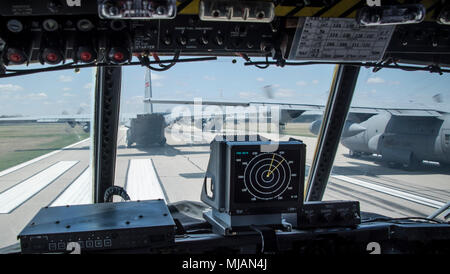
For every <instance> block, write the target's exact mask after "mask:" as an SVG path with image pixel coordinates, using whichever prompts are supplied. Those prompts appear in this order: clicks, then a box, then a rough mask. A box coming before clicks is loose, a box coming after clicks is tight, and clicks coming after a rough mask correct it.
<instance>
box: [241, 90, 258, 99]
mask: <svg viewBox="0 0 450 274" xmlns="http://www.w3.org/2000/svg"><path fill="white" fill-rule="evenodd" d="M255 96H256V94H255V93H254V92H251V91H241V92H239V97H241V98H250V97H255Z"/></svg>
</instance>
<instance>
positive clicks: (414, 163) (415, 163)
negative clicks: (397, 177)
mask: <svg viewBox="0 0 450 274" xmlns="http://www.w3.org/2000/svg"><path fill="white" fill-rule="evenodd" d="M420 164H422V160H419V159H417V157H416V155H414V153H411V155H410V156H409V163H407V164H403V168H404V169H406V170H410V171H414V170H417V169H418V168H419V167H420Z"/></svg>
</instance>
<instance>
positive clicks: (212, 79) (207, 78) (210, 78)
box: [203, 75, 216, 81]
mask: <svg viewBox="0 0 450 274" xmlns="http://www.w3.org/2000/svg"><path fill="white" fill-rule="evenodd" d="M203 79H205V80H208V81H214V80H216V77H214V76H209V75H205V76H203Z"/></svg>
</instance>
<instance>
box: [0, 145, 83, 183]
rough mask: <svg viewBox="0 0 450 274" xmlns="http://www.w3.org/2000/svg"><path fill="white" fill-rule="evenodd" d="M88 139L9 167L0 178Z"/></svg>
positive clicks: (0, 173) (0, 174) (1, 173)
mask: <svg viewBox="0 0 450 274" xmlns="http://www.w3.org/2000/svg"><path fill="white" fill-rule="evenodd" d="M88 139H89V138H87V139H84V140H81V141H79V142H78V143H75V144H71V145H69V146H66V147H64V148H62V149H59V150H55V151H52V152H50V153H47V154H44V155H42V156H39V157H37V158H34V159H31V160H29V161H27V162H25V163H21V164H19V165H17V166H13V167H10V168H8V169H6V170H3V171H1V172H0V177H2V176H4V175H6V174H9V173H11V172H14V171H16V170H18V169H21V168H23V167H26V166H28V165H31V164H34V163H36V162H38V161H40V160H43V159H45V158H48V157H50V156H52V155H55V154H56V153H59V152H61V151H63V150H65V149H68V148H72V147H74V146H77V145H79V144H81V143H83V142H84V141H86V140H88Z"/></svg>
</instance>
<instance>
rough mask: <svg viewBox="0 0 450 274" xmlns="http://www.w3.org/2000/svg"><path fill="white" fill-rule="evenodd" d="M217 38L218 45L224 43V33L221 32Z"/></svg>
mask: <svg viewBox="0 0 450 274" xmlns="http://www.w3.org/2000/svg"><path fill="white" fill-rule="evenodd" d="M215 40H216V44H217V45H219V46H221V45H223V37H222V35H220V34H219V35H217V36H216V38H215Z"/></svg>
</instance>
